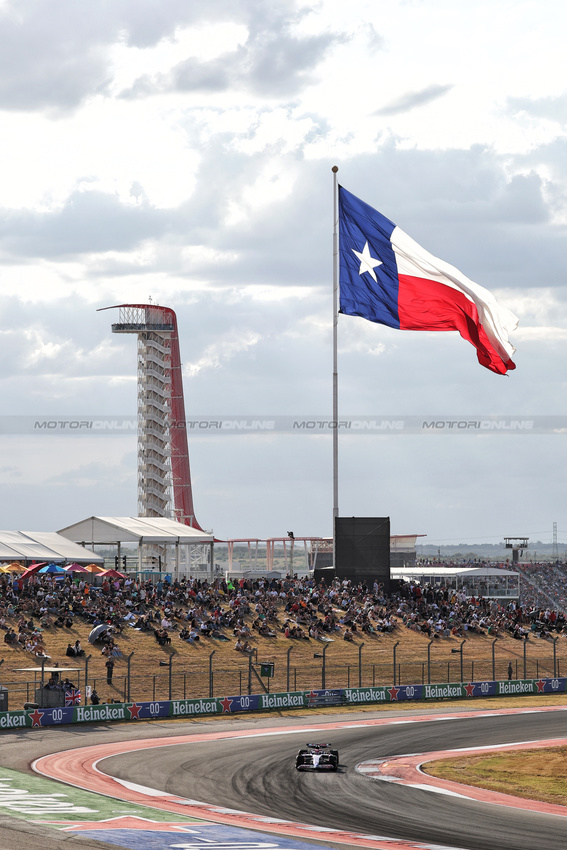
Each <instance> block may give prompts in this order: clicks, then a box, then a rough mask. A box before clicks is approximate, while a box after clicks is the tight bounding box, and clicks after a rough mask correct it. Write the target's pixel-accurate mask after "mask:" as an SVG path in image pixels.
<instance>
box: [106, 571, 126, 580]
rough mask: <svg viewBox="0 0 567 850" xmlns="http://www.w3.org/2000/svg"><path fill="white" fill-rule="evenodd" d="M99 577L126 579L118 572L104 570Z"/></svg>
mask: <svg viewBox="0 0 567 850" xmlns="http://www.w3.org/2000/svg"><path fill="white" fill-rule="evenodd" d="M99 575H100V576H104V578H127V576H125V575H124V573H119V572H118V570H104V571H103V572H102V573H99Z"/></svg>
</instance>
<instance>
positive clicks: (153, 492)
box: [103, 303, 203, 531]
mask: <svg viewBox="0 0 567 850" xmlns="http://www.w3.org/2000/svg"><path fill="white" fill-rule="evenodd" d="M103 309H105V310H112V309H118V311H119V313H118V322H116V323H115V324H113V325H112V332H113V333H120V334H136V336H137V338H138V516H145V517H150V516H155V517H169V518H171V519H175V520H177V522H182V523H184V524H185V525H190V526H192V527H193V528H197V529H199V530H200V531H203V529H202V528H201V526H200V525H199V523H198V522H197V520H196V517H195V510H194V508H193V491H192V487H191V471H190V468H189V451H188V447H187V431H186V424H185V403H184V400H183V379H182V375H181V358H180V353H179V335H178V332H177V317H176V315H175V313H174V311H173V310H171V309H170V308H169V307H160V306H159V305H157V304H152V303H150V304H119V305H116V306H115V307H105V308H103Z"/></svg>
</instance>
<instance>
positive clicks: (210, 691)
mask: <svg viewBox="0 0 567 850" xmlns="http://www.w3.org/2000/svg"><path fill="white" fill-rule="evenodd" d="M215 652H216V649H213V651H212V652H211V654H210V655H209V699H212V698H213V655H214V654H215Z"/></svg>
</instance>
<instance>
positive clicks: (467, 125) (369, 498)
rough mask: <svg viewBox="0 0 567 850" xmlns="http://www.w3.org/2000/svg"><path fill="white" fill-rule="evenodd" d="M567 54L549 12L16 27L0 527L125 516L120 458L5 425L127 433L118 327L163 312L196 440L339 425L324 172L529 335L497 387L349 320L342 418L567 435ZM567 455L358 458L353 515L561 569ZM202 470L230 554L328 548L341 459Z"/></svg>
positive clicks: (197, 455)
mask: <svg viewBox="0 0 567 850" xmlns="http://www.w3.org/2000/svg"><path fill="white" fill-rule="evenodd" d="M566 31H567V5H566V4H565V3H564V2H563V0H538V2H536V0H471V2H468V3H456V2H455V0H389V2H382V0H350V2H348V3H344V2H340V0H321V2H316V3H315V2H302V0H298V2H292V0H275V2H266V0H230V2H229V0H191V2H190V3H189V2H187V0H92V2H89V3H77V2H76V0H58V2H57V3H54V4H51V3H49V4H46V3H45V2H43V0H18V2H15V0H14V2H12V1H11V0H0V110H1V112H0V122H1V124H0V127H1V131H0V186H1V192H0V287H1V294H2V298H1V300H0V310H1V324H0V361H1V364H2V369H1V373H0V380H1V398H2V411H1V413H2V416H0V486H1V492H2V519H1V520H0V525H1V526H2V527H3V528H4V529H19V530H57V529H59V528H62V527H64V526H66V525H70V524H71V523H74V522H77V521H79V520H81V519H83V518H84V517H86V516H91V515H122V516H123V515H135V513H136V440H135V436H134V435H132V434H131V433H130V434H129V435H121V434H119V435H115V436H111V435H102V434H101V435H97V436H77V435H75V434H71V433H65V434H55V433H49V434H46V433H42V434H38V433H35V434H34V433H33V431H32V432H31V433H27V432H26V428H25V426H24V424H22V425H21V426H20V425H18V424H17V422H16V424H15V425H14V421H15V420H10V423H8V420H7V419H6V417H8V416H10V417H19V416H21V417H32V420H29V421H33V418H35V417H46V416H47V417H54V418H56V417H80V418H88V417H89V416H108V417H110V418H112V417H120V416H133V415H135V411H136V341H135V338H134V337H129V336H126V337H125V336H119V335H113V334H111V331H110V325H111V322H112V321H113V320H116V318H117V314H116V313H113V312H97V310H98V309H99V308H102V307H108V306H110V305H115V304H120V303H145V302H147V301H148V299H149V298H150V297H151V299H152V300H153V301H154V302H157V303H159V304H163V305H166V306H168V307H171V308H173V309H174V310H175V311H176V313H177V317H178V324H179V330H180V343H181V353H182V359H183V370H184V388H185V404H186V412H187V416H188V418H207V417H215V416H223V417H226V418H228V419H233V418H237V419H238V418H242V417H262V416H264V417H268V418H269V417H283V416H291V417H297V418H298V419H321V418H325V417H326V418H331V414H332V407H331V404H332V381H331V373H332V228H333V207H332V204H333V184H332V174H331V167H332V166H333V165H337V166H338V167H339V174H338V177H339V180H340V182H341V184H342V185H344V186H345V188H347V189H348V190H349V191H350V192H352V193H353V194H355V195H357V196H359V197H361V198H362V199H363V200H364V201H366V202H367V203H368V204H370V205H371V206H373V207H375V208H376V209H378V210H380V212H382V213H383V214H384V215H386V216H387V217H388V218H389V219H391V220H392V221H394V222H395V223H396V224H398V225H399V226H400V227H401V228H402V229H403V230H405V231H406V232H407V233H408V234H409V235H410V236H412V237H413V238H414V239H416V240H417V241H418V242H420V243H421V244H422V245H423V246H424V247H425V248H426V249H427V250H429V251H431V252H432V253H433V254H437V255H438V256H440V257H442V258H443V259H444V260H446V261H448V262H451V263H453V264H454V265H455V266H457V267H458V268H460V269H461V271H463V272H464V273H465V274H467V275H468V276H469V277H471V278H472V279H473V280H475V281H476V282H478V283H479V284H481V285H483V286H485V287H486V288H488V289H490V290H491V291H492V292H494V294H495V295H496V296H497V298H498V299H499V300H500V301H501V302H502V303H503V304H505V305H506V306H507V307H509V308H510V309H511V310H512V311H513V312H514V313H516V315H518V316H519V319H520V325H519V328H518V330H517V331H516V332H515V333H514V335H513V337H512V342H513V344H514V346H515V347H516V348H517V353H516V355H515V358H514V359H515V362H516V364H517V369H516V371H515V372H511V373H510V374H509V375H508V376H506V377H502V376H497V375H495V374H493V373H492V372H489V371H488V370H486V369H484V368H482V367H481V366H480V365H479V364H478V362H477V359H476V352H475V351H474V349H473V347H472V346H471V345H470V344H468V343H467V342H465V341H464V340H462V339H461V338H460V337H459V336H458V335H456V334H452V333H451V334H448V333H444V334H433V333H420V334H418V333H412V332H401V331H394V330H390V329H388V328H385V327H383V326H380V325H374V324H372V323H370V322H366V321H365V320H363V319H359V318H353V317H347V316H341V317H340V320H339V386H340V390H339V392H340V397H339V398H340V400H339V410H340V418H345V419H346V418H348V417H351V418H352V417H356V416H363V415H365V416H369V417H371V418H373V419H376V420H378V421H381V420H382V419H384V418H386V419H387V418H391V419H395V420H397V421H403V420H404V417H422V418H423V419H426V420H427V421H431V420H432V419H435V420H439V421H449V420H461V419H463V418H464V419H466V420H471V421H476V419H478V418H479V417H481V418H482V417H488V416H490V415H494V416H500V417H507V418H508V419H513V420H516V419H518V418H521V419H524V420H525V419H526V418H527V419H529V418H530V417H534V416H535V417H538V416H555V417H558V418H559V420H558V421H560V420H561V417H566V418H565V422H566V423H567V397H566V387H565V384H566V379H567V376H566V366H567V304H566V301H567V285H566V284H567V280H566V267H567V263H566V259H565V257H566V251H565V248H566V229H567V228H566V225H567V165H566V163H567V156H566V154H567V87H566V86H567V84H566V83H565V44H564V40H565V32H566ZM1 420H4V424H2V421H1ZM26 421H28V420H26ZM534 421H535V420H534ZM22 423H24V420H23V419H22ZM406 430H407V429H406ZM556 430H559V431H561V429H560V428H559V429H556ZM566 439H567V437H566V436H565V434H564V433H552V432H551V429H549V428H548V429H547V430H546V429H545V428H541V427H540V426H539V425H538V424H537V423H536V425H535V426H534V427H533V428H532V430H531V431H529V432H528V433H525V434H522V433H500V432H499V433H496V434H492V433H487V432H486V431H483V432H482V433H480V434H477V433H474V431H473V433H465V432H464V431H459V432H458V433H456V432H454V431H452V432H450V433H449V432H447V431H446V430H442V431H439V432H437V433H432V432H431V431H427V432H424V433H419V429H418V430H417V432H416V431H415V430H414V431H412V432H411V433H404V431H403V430H402V431H396V432H394V433H389V434H387V435H377V434H369V433H363V434H359V435H356V434H354V433H351V434H348V435H345V436H343V437H342V438H341V440H340V446H339V454H340V463H339V494H340V495H339V508H340V513H341V515H344V516H353V515H356V516H390V517H391V528H392V532H393V533H398V534H402V533H419V534H426V535H427V537H426V538H424V542H430V543H448V542H452V541H475V540H486V541H489V542H497V541H499V540H501V539H502V538H503V537H504V536H519V535H527V536H531V537H532V538H533V539H540V540H543V541H548V542H551V539H552V529H553V523H554V522H556V523H557V526H558V533H559V538H560V540H563V539H567V517H566V516H565V511H566V506H567V502H566V500H565V497H564V494H565V456H566V451H567V446H566V443H565V440H566ZM189 452H190V460H191V468H192V478H193V488H194V500H195V507H196V513H197V518H198V520H199V522H200V524H201V525H202V526H203V527H204V528H207V529H213V530H214V532H215V534H216V535H217V537H219V538H224V539H226V538H242V537H258V538H265V537H271V536H282V535H285V534H286V532H287V531H288V530H290V529H291V530H293V531H294V533H295V535H296V537H298V536H309V535H313V536H316V535H323V536H326V535H330V534H331V531H332V528H331V518H332V467H331V459H332V455H331V438H330V436H328V435H321V434H317V435H311V434H306V433H303V432H301V433H293V432H289V431H287V432H286V431H285V430H281V429H280V430H278V429H276V430H275V431H274V432H273V433H271V434H249V435H242V434H238V435H235V436H230V435H227V434H226V433H225V434H222V435H219V434H216V435H215V434H206V433H199V434H198V435H197V434H196V433H190V438H189Z"/></svg>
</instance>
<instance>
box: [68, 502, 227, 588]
mask: <svg viewBox="0 0 567 850" xmlns="http://www.w3.org/2000/svg"><path fill="white" fill-rule="evenodd" d="M59 534H61V535H63V536H64V537H67V538H68V539H69V540H73V541H75V542H77V543H82V545H90V546H91V547H93V548H94V546H95V545H106V546H108V545H111V546H116V547H117V548H116V551H117V557H118V558H120V545H121V544H122V543H135V544H136V545H137V548H138V552H137V567H136V572H138V573H142V572H144V570H145V569H146V568H145V567H144V559H143V547H148V549H149V551H150V553H151V554H152V555H153V556H155V555H156V554H157V553H158V552H159V553H160V554H161V552H163V553H164V554H165V557H164V566H165V563H166V561H167V559H168V557H169V555H168V554H167V553H168V550H167V547H168V546H169V547H173V548H174V550H175V554H174V561H175V567H174V572H175V577H176V578H178V577H179V573H180V566H181V560H180V547H182V546H187V547H189V546H194V547H207V549H210V565H211V570H212V569H213V544H214V539H215V538H214V535H213V533H212V532H210V533H209V532H205V531H201V530H200V529H198V528H192V527H191V526H189V525H185V524H184V523H182V522H176V521H175V520H173V519H168V518H167V517H100V516H92V517H89V518H88V519H85V520H82V521H81V522H77V523H75V524H74V525H69V526H67V527H66V528H62V529H60V531H59ZM193 551H195V550H193ZM204 559H205V561H206V562H208V561H209V553H208V551H207V552H205V555H204ZM148 560H151V559H149V558H148ZM154 560H157V559H156V558H155V557H154ZM189 562H190V557H189V555H188V557H187V560H186V564H189ZM152 563H153V561H152ZM160 569H161V567H160Z"/></svg>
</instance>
